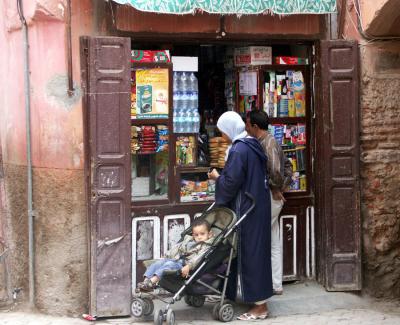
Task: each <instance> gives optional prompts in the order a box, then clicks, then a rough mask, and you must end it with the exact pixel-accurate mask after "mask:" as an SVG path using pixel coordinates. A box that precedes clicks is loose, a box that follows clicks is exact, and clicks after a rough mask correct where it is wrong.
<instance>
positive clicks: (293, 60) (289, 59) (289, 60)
mask: <svg viewBox="0 0 400 325" xmlns="http://www.w3.org/2000/svg"><path fill="white" fill-rule="evenodd" d="M275 63H276V64H288V65H296V64H308V59H304V58H298V57H296V56H277V57H275Z"/></svg>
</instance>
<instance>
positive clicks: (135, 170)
mask: <svg viewBox="0 0 400 325" xmlns="http://www.w3.org/2000/svg"><path fill="white" fill-rule="evenodd" d="M168 133H169V130H168V128H167V126H166V125H156V126H150V125H142V126H132V127H131V154H132V169H131V177H132V200H134V201H142V200H160V199H167V198H168V164H169V158H168Z"/></svg>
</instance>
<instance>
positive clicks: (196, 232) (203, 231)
mask: <svg viewBox="0 0 400 325" xmlns="http://www.w3.org/2000/svg"><path fill="white" fill-rule="evenodd" d="M192 236H193V238H194V240H195V242H200V241H206V240H207V239H209V238H210V237H211V232H210V231H208V230H207V227H206V226H205V225H201V226H196V227H194V228H193V229H192Z"/></svg>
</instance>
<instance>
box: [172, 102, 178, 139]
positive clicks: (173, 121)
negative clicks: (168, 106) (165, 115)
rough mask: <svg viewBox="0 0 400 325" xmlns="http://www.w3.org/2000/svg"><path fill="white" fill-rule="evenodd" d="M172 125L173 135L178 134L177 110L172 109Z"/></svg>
mask: <svg viewBox="0 0 400 325" xmlns="http://www.w3.org/2000/svg"><path fill="white" fill-rule="evenodd" d="M172 123H173V128H174V133H178V110H177V109H176V108H174V112H173V115H172Z"/></svg>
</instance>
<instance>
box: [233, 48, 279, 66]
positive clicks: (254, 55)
mask: <svg viewBox="0 0 400 325" xmlns="http://www.w3.org/2000/svg"><path fill="white" fill-rule="evenodd" d="M234 61H235V66H237V67H240V66H246V65H263V64H271V63H272V47H270V46H248V47H239V48H235V51H234Z"/></svg>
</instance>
